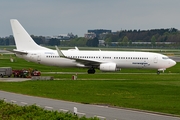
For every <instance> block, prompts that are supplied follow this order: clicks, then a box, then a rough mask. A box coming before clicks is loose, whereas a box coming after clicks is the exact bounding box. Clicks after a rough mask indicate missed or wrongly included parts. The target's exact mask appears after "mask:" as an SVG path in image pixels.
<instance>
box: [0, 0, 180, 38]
mask: <svg viewBox="0 0 180 120" xmlns="http://www.w3.org/2000/svg"><path fill="white" fill-rule="evenodd" d="M10 19H17V20H18V21H19V22H20V23H21V24H22V25H23V27H24V28H25V29H26V30H27V32H28V33H29V34H30V35H37V36H41V35H42V36H53V35H59V34H67V33H71V32H72V33H73V34H75V35H78V36H79V37H82V36H84V34H85V33H87V30H89V29H90V30H91V29H108V30H112V31H113V32H116V31H120V30H135V29H136V30H139V29H140V30H150V29H161V28H165V29H166V28H176V29H178V30H180V0H0V37H6V36H9V35H12V30H11V26H10Z"/></svg>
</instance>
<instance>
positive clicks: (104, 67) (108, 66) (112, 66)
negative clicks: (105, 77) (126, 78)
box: [99, 63, 120, 72]
mask: <svg viewBox="0 0 180 120" xmlns="http://www.w3.org/2000/svg"><path fill="white" fill-rule="evenodd" d="M99 69H100V70H101V71H110V72H113V71H118V70H120V69H119V68H117V66H116V63H102V64H100V66H99Z"/></svg>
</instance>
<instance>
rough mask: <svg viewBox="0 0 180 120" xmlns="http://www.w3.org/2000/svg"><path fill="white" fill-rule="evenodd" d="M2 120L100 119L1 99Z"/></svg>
mask: <svg viewBox="0 0 180 120" xmlns="http://www.w3.org/2000/svg"><path fill="white" fill-rule="evenodd" d="M0 119H1V120H99V119H98V118H86V117H81V118H80V117H78V116H77V115H74V114H72V113H70V112H67V113H63V112H58V111H49V110H45V109H43V108H40V107H37V106H36V105H30V106H18V105H16V104H11V103H6V102H4V101H3V100H0Z"/></svg>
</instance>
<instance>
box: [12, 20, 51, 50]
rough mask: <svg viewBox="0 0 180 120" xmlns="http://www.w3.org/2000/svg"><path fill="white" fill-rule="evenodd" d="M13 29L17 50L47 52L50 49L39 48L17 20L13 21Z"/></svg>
mask: <svg viewBox="0 0 180 120" xmlns="http://www.w3.org/2000/svg"><path fill="white" fill-rule="evenodd" d="M10 22H11V27H12V31H13V36H14V39H15V43H16V49H17V50H47V49H48V48H45V47H42V46H39V45H38V44H36V43H35V42H34V40H33V39H32V38H31V36H30V35H29V34H28V33H27V31H26V30H25V29H24V28H23V26H22V25H21V24H20V23H19V22H18V20H16V19H11V20H10Z"/></svg>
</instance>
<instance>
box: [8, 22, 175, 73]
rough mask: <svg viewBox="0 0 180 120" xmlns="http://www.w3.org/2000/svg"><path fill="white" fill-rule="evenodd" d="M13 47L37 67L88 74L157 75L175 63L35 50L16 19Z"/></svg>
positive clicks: (145, 56) (146, 55) (156, 57)
mask: <svg viewBox="0 0 180 120" xmlns="http://www.w3.org/2000/svg"><path fill="white" fill-rule="evenodd" d="M10 22H11V27H12V31H13V35H14V39H15V43H16V49H14V50H13V51H14V52H15V53H16V55H17V56H18V57H21V58H24V59H26V60H28V61H32V62H36V63H39V64H44V65H50V66H59V67H86V68H88V71H87V72H88V73H89V74H94V73H95V69H99V70H101V71H118V70H120V69H121V68H144V69H157V73H158V74H159V73H160V71H164V70H166V68H169V67H172V66H174V65H175V64H176V62H175V61H174V60H172V59H170V58H169V57H167V56H165V55H162V54H159V53H151V52H126V51H84V50H79V49H78V48H77V47H75V49H71V50H59V49H58V48H57V47H56V50H52V49H49V48H46V47H42V46H39V45H38V44H36V43H35V42H34V40H33V39H32V38H31V37H30V35H29V34H28V33H27V31H26V30H25V29H24V28H23V27H22V25H21V24H20V23H19V22H18V20H16V19H11V20H10Z"/></svg>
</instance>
